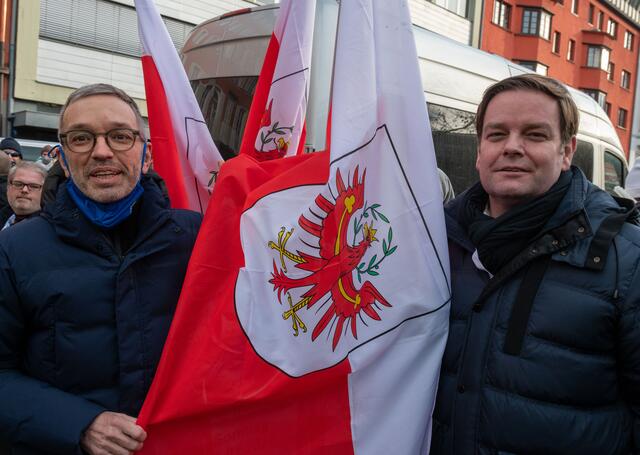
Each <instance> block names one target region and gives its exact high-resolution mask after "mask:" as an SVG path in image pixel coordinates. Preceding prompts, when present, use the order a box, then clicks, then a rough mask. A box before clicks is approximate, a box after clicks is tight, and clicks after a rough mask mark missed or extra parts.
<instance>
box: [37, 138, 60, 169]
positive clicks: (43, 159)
mask: <svg viewBox="0 0 640 455" xmlns="http://www.w3.org/2000/svg"><path fill="white" fill-rule="evenodd" d="M57 159H58V146H57V145H55V146H51V145H49V144H47V145H45V146H43V147H42V149H41V150H40V156H39V157H38V159H37V160H36V162H38V163H40V164H42V166H43V167H44V168H45V169H46V170H47V171H48V170H49V169H51V166H53V165H54V163H55V162H56V160H57Z"/></svg>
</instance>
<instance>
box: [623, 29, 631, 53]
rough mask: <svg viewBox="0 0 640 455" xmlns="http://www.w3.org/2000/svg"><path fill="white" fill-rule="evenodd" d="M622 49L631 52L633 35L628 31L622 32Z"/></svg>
mask: <svg viewBox="0 0 640 455" xmlns="http://www.w3.org/2000/svg"><path fill="white" fill-rule="evenodd" d="M624 48H625V49H629V50H630V51H631V50H633V34H632V33H631V32H630V31H628V30H625V31H624Z"/></svg>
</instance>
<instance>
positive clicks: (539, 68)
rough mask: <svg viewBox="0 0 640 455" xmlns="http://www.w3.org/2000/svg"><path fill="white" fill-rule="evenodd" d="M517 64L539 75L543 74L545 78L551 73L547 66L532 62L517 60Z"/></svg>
mask: <svg viewBox="0 0 640 455" xmlns="http://www.w3.org/2000/svg"><path fill="white" fill-rule="evenodd" d="M516 63H518V64H519V65H521V66H524V67H525V68H527V69H530V70H531V71H534V72H536V73H538V74H542V75H543V76H546V75H547V72H548V71H549V67H548V66H547V65H544V64H542V63H540V62H536V61H532V60H516Z"/></svg>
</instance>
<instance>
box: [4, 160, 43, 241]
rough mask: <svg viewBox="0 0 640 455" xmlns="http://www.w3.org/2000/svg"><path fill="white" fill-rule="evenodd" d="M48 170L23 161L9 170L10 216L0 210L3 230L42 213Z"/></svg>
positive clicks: (8, 196)
mask: <svg viewBox="0 0 640 455" xmlns="http://www.w3.org/2000/svg"><path fill="white" fill-rule="evenodd" d="M46 176H47V171H46V170H45V169H44V167H42V165H40V164H38V163H32V162H30V161H21V162H19V163H18V164H16V165H15V166H14V167H12V168H11V170H10V171H9V181H8V187H7V199H8V200H9V213H8V215H9V216H6V215H7V214H3V213H2V212H0V224H2V228H1V229H2V230H4V229H7V228H9V227H11V226H13V225H15V224H16V223H19V222H20V221H23V220H26V219H27V218H30V217H33V216H35V215H37V214H38V213H40V208H41V205H40V202H41V195H42V185H43V184H44V179H45V177H46Z"/></svg>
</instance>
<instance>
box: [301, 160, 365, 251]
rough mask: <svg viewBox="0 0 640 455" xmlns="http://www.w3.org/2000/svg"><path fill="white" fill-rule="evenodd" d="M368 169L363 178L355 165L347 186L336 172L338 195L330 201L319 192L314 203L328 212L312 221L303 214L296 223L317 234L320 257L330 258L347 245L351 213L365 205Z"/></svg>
mask: <svg viewBox="0 0 640 455" xmlns="http://www.w3.org/2000/svg"><path fill="white" fill-rule="evenodd" d="M366 173H367V171H366V170H365V171H364V172H363V173H362V180H361V181H360V180H359V179H358V167H357V166H356V169H355V171H354V173H353V179H352V181H351V182H350V183H351V185H350V186H348V187H347V186H345V184H344V181H343V180H342V175H341V174H340V169H338V170H337V172H336V188H337V190H338V196H337V197H336V200H335V202H331V201H329V200H328V199H327V198H326V197H324V196H323V195H322V194H319V195H318V196H317V197H316V200H315V202H316V205H317V206H318V208H320V209H321V210H322V211H323V212H325V213H326V214H327V215H326V216H325V217H324V218H323V219H322V222H321V223H320V224H318V223H315V222H313V221H311V220H309V219H308V218H306V217H305V216H304V215H302V216H300V219H299V223H300V226H301V227H302V229H304V230H305V231H306V232H308V233H309V234H311V235H313V236H314V237H317V238H318V241H319V244H320V257H322V258H323V259H325V260H329V259H331V258H332V257H334V256H337V255H338V254H339V253H340V252H341V251H342V250H344V248H345V247H346V246H347V233H348V231H349V225H350V222H351V217H352V216H353V214H354V213H355V212H356V211H357V210H359V209H361V208H362V207H363V206H364V181H365V176H366Z"/></svg>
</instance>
